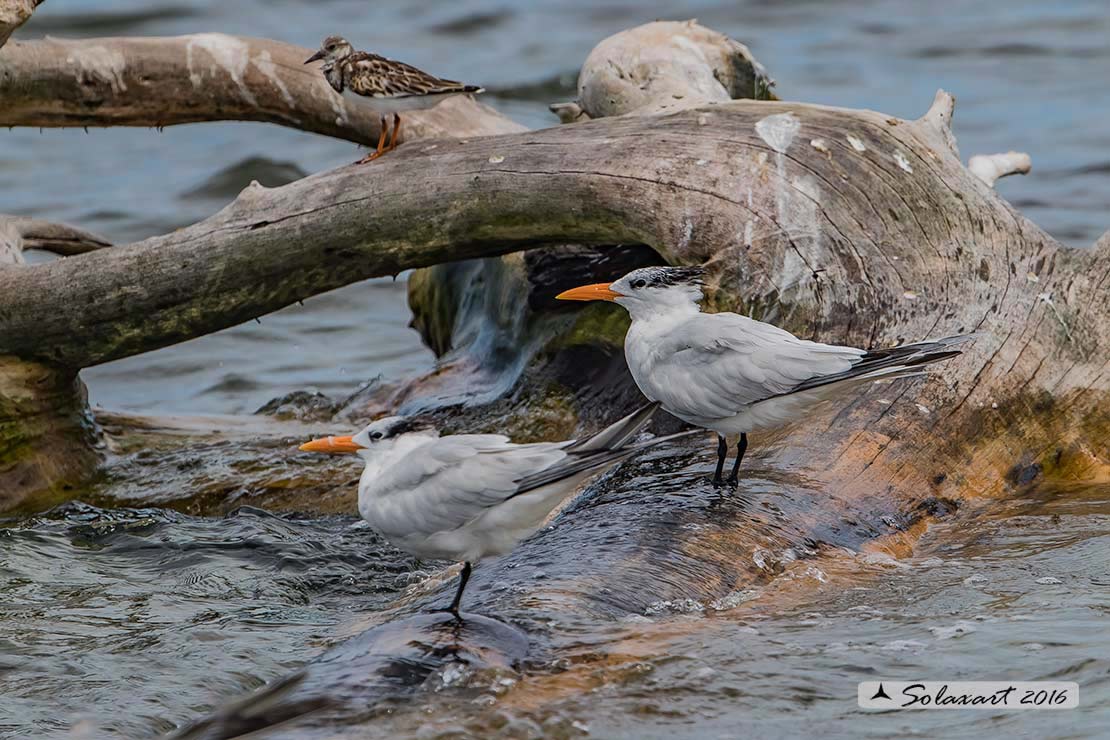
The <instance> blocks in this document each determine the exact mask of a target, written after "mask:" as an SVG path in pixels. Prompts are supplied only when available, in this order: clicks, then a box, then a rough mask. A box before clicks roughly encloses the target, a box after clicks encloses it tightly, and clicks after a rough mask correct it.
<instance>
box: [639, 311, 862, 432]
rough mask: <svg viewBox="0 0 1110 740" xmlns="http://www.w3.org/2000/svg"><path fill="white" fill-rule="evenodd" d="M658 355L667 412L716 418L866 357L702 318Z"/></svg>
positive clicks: (657, 374) (743, 323) (760, 327)
mask: <svg viewBox="0 0 1110 740" xmlns="http://www.w3.org/2000/svg"><path fill="white" fill-rule="evenodd" d="M668 337H669V338H668V340H667V341H665V342H663V343H661V344H660V345H659V346H658V347H656V348H655V350H654V355H653V358H654V362H653V363H652V366H651V368H650V376H651V378H652V384H653V386H654V390H655V391H656V393H654V394H653V395H655V396H656V397H657V398H660V399H661V400H663V399H665V401H664V407H665V408H666V409H667V410H668V411H672V412H674V413H676V414H679V415H681V416H686V417H700V418H706V419H717V418H724V417H728V416H732V415H734V414H737V413H739V412H740V411H741V410H743V409H744V408H745V407H747V406H749V405H751V404H753V403H755V402H757V401H761V400H764V399H766V398H769V397H771V396H776V395H781V394H784V393H789V392H791V391H793V390H795V389H796V388H797V387H798V386H800V385H801V384H803V383H805V382H806V381H810V380H812V379H814V378H817V377H821V376H824V375H833V374H836V373H843V372H845V371H847V370H849V369H850V368H851V367H852V366H853V365H854V364H855V363H857V362H858V361H859V358H860V357H861V356H862V355H863V354H864V350H862V349H857V348H855V347H841V346H837V345H831V344H821V343H819V342H811V341H808V340H805V339H798V338H797V337H795V336H794V335H793V334H791V333H789V332H787V331H784V330H782V329H779V328H778V327H775V326H771V325H770V324H764V323H762V322H760V321H755V320H753V319H749V318H747V317H746V316H740V315H738V314H732V313H718V314H698V315H696V316H693V317H691V318H690V319H688V320H687V321H686V322H684V323H683V324H680V325H679V326H677V327H676V328H675V329H674V330H673V331H672V332H670V333H669V334H668Z"/></svg>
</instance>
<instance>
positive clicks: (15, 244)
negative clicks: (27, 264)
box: [0, 215, 112, 266]
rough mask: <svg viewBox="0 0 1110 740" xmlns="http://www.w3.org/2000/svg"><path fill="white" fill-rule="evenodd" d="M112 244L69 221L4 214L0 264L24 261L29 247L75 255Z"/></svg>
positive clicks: (0, 226)
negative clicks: (64, 222) (63, 222)
mask: <svg viewBox="0 0 1110 740" xmlns="http://www.w3.org/2000/svg"><path fill="white" fill-rule="evenodd" d="M110 246H112V245H111V242H109V241H108V240H107V239H105V238H104V237H102V236H98V235H97V234H93V233H90V232H88V231H85V230H84V229H79V228H77V227H76V226H70V225H69V224H59V223H54V222H52V221H42V220H39V219H37V218H26V217H23V216H4V215H0V266H2V265H19V264H23V261H24V260H23V250H25V249H42V250H44V251H47V252H53V253H54V254H57V255H60V256H62V257H71V256H73V255H75V254H85V253H86V252H92V251H95V250H97V249H103V248H105V247H110Z"/></svg>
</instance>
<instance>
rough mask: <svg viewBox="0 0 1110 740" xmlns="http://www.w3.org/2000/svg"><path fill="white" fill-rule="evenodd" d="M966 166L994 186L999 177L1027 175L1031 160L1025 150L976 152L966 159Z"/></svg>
mask: <svg viewBox="0 0 1110 740" xmlns="http://www.w3.org/2000/svg"><path fill="white" fill-rule="evenodd" d="M967 168H968V169H969V170H971V174H973V175H975V176H976V177H978V178H979V179H980V180H982V181H983V182H985V183H986V184H988V185H990V186H991V187H994V184H995V183H996V182H997V181H998V178H1000V177H1008V176H1009V175H1028V174H1029V171H1030V170H1031V169H1033V160H1032V159H1030V158H1029V155H1028V154H1026V153H1025V152H1006V153H1005V154H976V155H975V156H974V157H972V158H971V159H969V160H967Z"/></svg>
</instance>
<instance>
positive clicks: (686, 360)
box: [556, 267, 970, 485]
mask: <svg viewBox="0 0 1110 740" xmlns="http://www.w3.org/2000/svg"><path fill="white" fill-rule="evenodd" d="M703 275H704V271H703V270H702V269H701V268H699V267H643V268H640V269H638V270H633V271H632V272H630V273H628V274H627V275H625V276H624V277H622V278H621V279H620V280H617V281H616V282H613V283H597V284H594V285H585V286H582V287H580V288H574V289H572V290H568V291H565V292H563V293H560V294H559V295H558V296H556V298H560V299H562V300H568V301H597V300H601V301H613V302H615V303H618V304H620V305H621V306H624V308H626V309H627V310H628V313H629V315H630V316H631V317H632V325H631V326H630V327H629V329H628V334H627V335H626V336H625V339H624V355H625V358H626V359H627V361H628V369H629V371H631V373H632V378H633V379H634V380H635V381H636V385H638V386H639V387H640V390H641V391H642V392H643V394H644V395H645V396H647V398H648V399H649V400H651V401H658V402H659V403H660V404H662V406H663V409H664V410H666V411H667V412H669V413H671V414H673V415H675V416H677V417H678V418H680V419H682V420H683V421H686V422H689V423H690V424H693V425H695V426H699V427H703V428H705V429H711V430H713V431H714V432H716V433H717V471H716V473H715V475H714V476H713V483H714V484H715V485H720V484H721V482H722V481H721V474H722V472H723V471H724V464H725V457H726V456H727V455H728V442H727V440H726V436H725V435H729V434H739V435H740V440H739V442H738V443H737V446H736V461H735V462H734V463H733V466H732V474H731V475H730V476H729V478H728V481H727V482H728V484H729V485H736V482H737V474H738V472H739V470H740V462H741V460H743V459H744V452H745V451H746V450H747V448H748V432H751V431H757V430H761V429H768V428H773V427H777V426H780V425H781V424H783V423H785V422H787V421H790V420H792V419H795V418H798V417H800V416H803V415H804V414H805V413H806V412H808V411H809V410H810V409H812V408H813V407H814V406H815V405H816V404H818V403H821V402H823V401H827V400H830V399H833V398H835V397H837V396H840V395H843V394H844V392H845V391H846V390H849V389H850V388H852V387H853V386H856V385H859V384H861V383H866V382H869V381H872V380H877V379H879V378H891V377H899V376H906V375H916V374H920V373H921V372H922V367H923V366H924V365H928V364H930V363H933V362H938V361H940V360H947V359H948V358H950V357H955V356H956V355H958V354H960V350H958V349H954V348H953V347H954V345H957V344H960V343H961V342H965V341H967V340H968V339H970V336H969V335H960V336H952V337H946V338H944V339H937V340H934V341H927V342H917V343H915V344H904V345H902V346H899V347H891V348H889V349H872V350H864V349H857V348H856V347H843V346H839V345H834V344H821V343H819V342H811V341H808V340H805V339H798V338H797V337H795V336H794V335H793V334H791V333H790V332H787V331H784V330H783V329H779V328H778V327H776V326H771V325H770V324H765V323H763V322H761V321H756V320H754V319H750V318H748V317H747V316H740V315H739V314H735V313H702V312H701V308H700V307H699V305H698V301H700V300H701V298H702V278H703Z"/></svg>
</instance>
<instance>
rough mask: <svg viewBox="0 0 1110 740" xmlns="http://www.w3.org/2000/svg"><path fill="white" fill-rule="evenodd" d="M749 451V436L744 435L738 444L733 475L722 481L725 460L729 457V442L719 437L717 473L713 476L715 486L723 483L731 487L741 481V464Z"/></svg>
mask: <svg viewBox="0 0 1110 740" xmlns="http://www.w3.org/2000/svg"><path fill="white" fill-rule="evenodd" d="M747 451H748V435H747V433H746V432H745V433H742V434H741V435H740V441H739V442H738V443H737V444H736V460H735V462H733V463H732V474H731V475H729V477H728V480H727V481H722V480H721V475H722V474H723V473H724V472H725V458H726V457H728V442H727V441H726V440H725V438H724V437H722V436H721V435H720V434H718V435H717V472H716V473H714V474H713V485H715V486H719V485H721V484H722V483H727V484H728V485H730V486H735V485H736V483H737V481H738V480H739V478H738V475H739V473H740V463H741V462H742V461H743V460H744V453H745V452H747Z"/></svg>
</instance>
